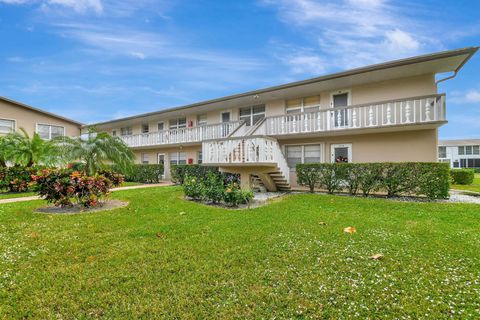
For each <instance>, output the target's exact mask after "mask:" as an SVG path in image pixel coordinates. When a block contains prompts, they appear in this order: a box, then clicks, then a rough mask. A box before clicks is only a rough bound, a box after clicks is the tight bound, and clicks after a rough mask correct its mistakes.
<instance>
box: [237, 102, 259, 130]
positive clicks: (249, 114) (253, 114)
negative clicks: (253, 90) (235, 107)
mask: <svg viewBox="0 0 480 320" xmlns="http://www.w3.org/2000/svg"><path fill="white" fill-rule="evenodd" d="M263 118H265V105H264V104H261V105H257V106H252V107H246V108H240V120H243V121H245V123H246V125H247V126H252V125H255V124H256V123H257V122H259V121H260V120H262V119H263Z"/></svg>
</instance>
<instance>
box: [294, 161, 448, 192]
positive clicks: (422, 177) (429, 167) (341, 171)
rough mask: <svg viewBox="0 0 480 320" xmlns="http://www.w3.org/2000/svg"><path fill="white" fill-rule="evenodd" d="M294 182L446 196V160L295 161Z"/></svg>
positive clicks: (332, 188)
mask: <svg viewBox="0 0 480 320" xmlns="http://www.w3.org/2000/svg"><path fill="white" fill-rule="evenodd" d="M297 182H298V183H299V184H300V185H305V186H308V187H309V189H310V190H311V191H313V188H314V187H317V188H322V189H324V190H327V192H328V193H334V192H336V191H342V190H346V191H348V192H349V193H350V194H352V195H354V194H356V193H357V192H358V191H359V190H361V191H362V193H363V195H364V196H368V195H369V194H370V193H371V192H375V191H381V192H384V193H386V194H387V196H388V197H395V196H399V195H410V194H411V195H417V196H421V195H424V196H426V197H428V198H430V199H444V198H448V190H449V177H448V164H444V163H436V162H435V163H420V162H407V163H315V164H299V165H297Z"/></svg>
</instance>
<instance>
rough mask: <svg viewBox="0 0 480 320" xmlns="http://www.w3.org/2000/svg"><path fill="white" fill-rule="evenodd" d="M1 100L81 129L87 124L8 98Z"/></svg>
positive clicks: (1, 98) (0, 97)
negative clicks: (72, 124)
mask: <svg viewBox="0 0 480 320" xmlns="http://www.w3.org/2000/svg"><path fill="white" fill-rule="evenodd" d="M0 100H3V101H6V102H9V103H12V104H14V105H17V106H19V107H22V108H25V109H28V110H31V111H35V112H39V113H43V114H46V115H49V116H51V117H54V118H57V119H60V120H63V121H67V122H70V123H74V124H76V125H79V126H81V127H83V126H85V124H84V123H82V122H78V121H76V120H72V119H69V118H66V117H63V116H60V115H58V114H55V113H52V112H49V111H45V110H43V109H40V108H36V107H32V106H30V105H28V104H25V103H22V102H18V101H15V100H12V99H10V98H7V97H3V96H0Z"/></svg>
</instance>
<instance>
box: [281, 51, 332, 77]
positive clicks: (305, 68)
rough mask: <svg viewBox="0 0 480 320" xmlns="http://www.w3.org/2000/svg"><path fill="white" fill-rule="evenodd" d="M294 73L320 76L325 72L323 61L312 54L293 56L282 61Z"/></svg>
mask: <svg viewBox="0 0 480 320" xmlns="http://www.w3.org/2000/svg"><path fill="white" fill-rule="evenodd" d="M284 62H286V63H287V64H288V65H289V66H290V67H291V68H292V71H293V72H294V73H304V74H320V73H324V72H325V71H326V68H325V65H326V63H325V61H323V59H322V58H320V57H319V56H316V55H313V54H302V53H299V54H295V55H293V56H289V57H286V58H285V59H284Z"/></svg>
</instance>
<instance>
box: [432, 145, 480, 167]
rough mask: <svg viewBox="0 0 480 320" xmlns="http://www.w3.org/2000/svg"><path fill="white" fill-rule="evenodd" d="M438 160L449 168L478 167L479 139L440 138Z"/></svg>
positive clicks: (479, 162) (479, 163)
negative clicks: (448, 165)
mask: <svg viewBox="0 0 480 320" xmlns="http://www.w3.org/2000/svg"><path fill="white" fill-rule="evenodd" d="M438 161H440V162H446V163H448V164H450V167H451V168H475V169H480V139H461V140H440V141H439V142H438Z"/></svg>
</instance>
